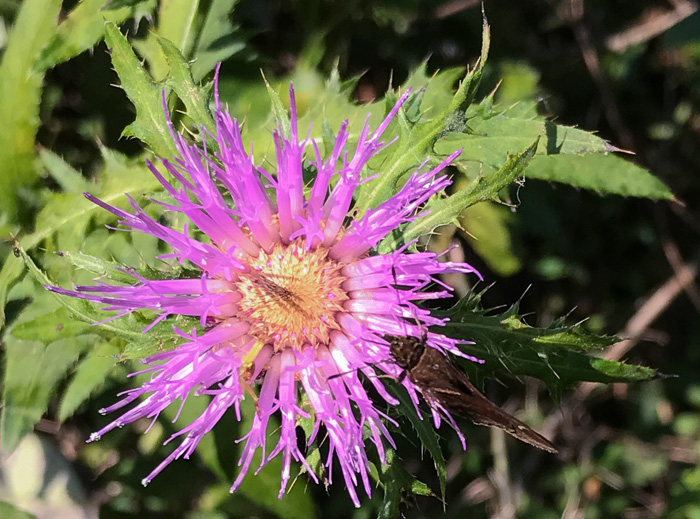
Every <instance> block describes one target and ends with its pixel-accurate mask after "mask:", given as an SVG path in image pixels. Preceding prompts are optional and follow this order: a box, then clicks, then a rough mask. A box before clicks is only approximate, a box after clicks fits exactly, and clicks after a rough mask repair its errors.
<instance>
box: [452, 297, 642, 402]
mask: <svg viewBox="0 0 700 519" xmlns="http://www.w3.org/2000/svg"><path fill="white" fill-rule="evenodd" d="M480 298H481V294H471V295H469V296H467V297H466V298H465V299H463V300H462V301H461V302H460V303H459V304H457V305H456V306H455V307H453V308H452V309H451V310H449V311H447V312H440V313H439V314H438V315H439V316H440V317H447V318H449V319H450V321H449V322H448V323H447V324H446V325H445V326H444V327H441V328H440V331H441V332H442V333H445V334H446V335H448V336H450V337H454V338H458V339H461V340H467V341H473V343H474V344H462V345H460V348H461V349H462V351H464V352H465V353H467V354H469V355H473V356H475V357H477V358H480V359H482V360H483V361H485V362H484V364H481V365H474V364H473V363H467V362H461V361H460V364H462V365H463V366H464V367H465V368H467V370H468V371H469V373H470V375H471V376H472V377H473V378H474V379H475V380H476V381H477V382H479V381H480V380H481V379H483V378H484V377H496V378H497V377H498V376H500V375H503V374H509V375H514V376H519V375H527V376H531V377H535V378H538V379H540V380H542V381H543V382H545V383H546V384H547V387H548V388H549V390H550V392H551V393H552V395H554V397H555V398H557V399H558V398H559V396H560V395H561V392H562V390H564V389H565V388H567V387H570V386H572V385H574V384H577V383H579V382H584V381H586V382H601V383H611V382H633V381H642V380H649V379H651V378H653V377H654V376H655V375H656V372H655V371H654V370H653V369H651V368H646V367H643V366H632V365H628V364H624V363H621V362H615V361H607V360H605V361H604V360H603V359H599V358H596V357H592V356H589V355H587V354H586V352H590V351H593V350H601V349H603V348H605V347H607V346H609V345H611V344H613V343H614V342H615V341H616V340H617V339H616V338H614V337H609V336H599V335H593V334H589V333H587V332H585V331H584V330H583V329H582V328H581V326H580V325H573V326H566V325H564V324H563V323H562V322H561V321H556V322H554V323H553V324H552V325H551V326H549V327H547V328H534V327H531V326H529V325H528V324H526V323H524V322H523V320H522V317H520V316H519V315H518V313H517V312H518V306H517V304H516V305H513V306H511V307H510V308H509V309H508V310H506V311H505V312H503V313H501V314H496V315H487V312H486V311H485V310H484V309H483V308H481V306H480ZM458 360H459V359H458Z"/></svg>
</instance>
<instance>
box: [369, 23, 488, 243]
mask: <svg viewBox="0 0 700 519" xmlns="http://www.w3.org/2000/svg"><path fill="white" fill-rule="evenodd" d="M490 41H491V40H490V30H489V26H488V25H486V24H484V27H483V34H482V45H481V58H480V59H479V62H478V63H477V65H476V67H475V68H474V70H473V71H471V72H469V73H468V74H467V75H466V76H465V78H464V80H463V81H462V83H461V84H460V86H459V88H458V89H457V92H456V93H455V94H454V96H453V97H452V100H451V101H450V102H449V104H447V105H446V106H445V107H444V108H442V107H441V108H440V109H439V111H438V112H437V114H435V115H434V116H433V118H432V119H430V120H428V121H426V122H417V123H413V122H411V121H410V120H408V119H407V118H406V113H405V112H404V110H400V111H399V113H398V115H397V121H398V125H399V127H400V128H401V135H400V138H399V141H398V143H397V145H396V146H395V147H393V150H394V151H393V154H392V155H391V157H390V158H387V159H385V160H384V161H383V162H382V164H381V174H380V175H379V176H378V177H377V178H376V179H374V180H371V181H368V182H365V183H364V184H363V185H362V186H361V187H360V190H359V194H358V196H357V202H356V207H357V209H358V211H359V214H363V213H364V211H366V210H367V209H370V208H374V207H377V206H378V205H379V204H381V203H382V202H384V201H385V200H388V199H389V198H390V197H392V196H393V195H394V194H395V193H396V190H397V186H398V182H399V180H400V179H401V177H402V176H403V175H405V174H406V173H408V172H410V171H411V170H412V169H415V167H416V166H417V165H418V164H420V163H422V162H423V161H424V160H426V159H428V165H433V166H434V165H437V163H438V162H439V160H438V156H439V155H447V154H442V153H441V152H440V151H439V150H438V149H436V142H437V141H438V139H440V138H441V137H443V136H444V135H445V134H446V132H450V131H461V126H459V125H458V126H455V122H456V121H460V120H464V119H465V114H466V111H467V108H468V107H469V105H470V104H471V103H472V101H473V100H474V97H475V95H476V90H477V88H478V87H479V84H480V83H481V77H482V75H483V67H484V64H485V62H486V58H487V56H488V51H489V45H490ZM413 95H414V96H418V98H420V96H421V95H422V94H421V92H414V93H413ZM406 105H407V107H410V106H411V102H407V103H406ZM372 174H373V172H372V171H368V172H367V176H371V175H372ZM460 211H461V209H460ZM457 214H458V213H457ZM455 216H456V215H455ZM431 230H432V229H431ZM410 239H411V238H408V239H407V240H406V241H410Z"/></svg>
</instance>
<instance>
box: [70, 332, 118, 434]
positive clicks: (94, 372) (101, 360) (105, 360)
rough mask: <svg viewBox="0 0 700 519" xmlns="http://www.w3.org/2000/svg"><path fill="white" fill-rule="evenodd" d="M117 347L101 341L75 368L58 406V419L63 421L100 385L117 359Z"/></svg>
mask: <svg viewBox="0 0 700 519" xmlns="http://www.w3.org/2000/svg"><path fill="white" fill-rule="evenodd" d="M118 355H119V348H118V347H117V346H115V345H114V344H109V343H102V344H100V345H98V346H95V347H93V348H92V349H91V350H90V351H89V352H88V354H87V355H86V356H85V358H84V359H83V360H81V361H80V364H78V367H77V368H76V371H75V375H73V378H72V379H71V381H70V382H69V384H68V387H66V390H65V391H64V392H63V395H62V397H61V404H60V406H59V408H58V419H59V420H60V421H64V420H65V419H66V418H69V417H70V416H72V415H73V413H74V412H75V410H76V409H78V406H80V404H82V403H83V402H84V401H85V400H87V399H88V397H89V396H90V395H91V394H92V393H93V392H94V391H95V389H97V388H98V387H100V386H101V385H102V384H103V383H104V381H105V378H106V377H107V374H108V373H109V371H110V370H111V369H112V368H113V367H114V366H115V364H116V363H117V360H118V357H117V356H118Z"/></svg>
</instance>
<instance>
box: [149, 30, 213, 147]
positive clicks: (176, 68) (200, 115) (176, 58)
mask: <svg viewBox="0 0 700 519" xmlns="http://www.w3.org/2000/svg"><path fill="white" fill-rule="evenodd" d="M157 38H158V44H159V45H160V48H161V49H162V50H163V54H164V55H165V60H166V61H167V63H168V67H169V68H170V77H169V78H168V80H167V81H166V84H167V85H168V86H170V88H172V89H173V90H174V91H175V93H176V94H177V96H178V97H179V98H180V99H181V100H182V102H183V103H184V104H185V108H186V109H187V115H188V116H189V117H190V118H191V119H192V120H193V121H194V122H195V123H196V124H197V125H199V126H204V127H205V128H206V129H207V130H209V131H210V132H211V133H212V134H214V133H215V132H216V125H215V124H214V119H213V118H212V116H211V112H210V111H209V103H208V100H207V96H206V95H205V94H204V92H203V91H202V89H201V87H198V86H197V85H195V83H194V80H193V79H192V72H191V71H190V66H189V65H188V64H187V62H186V61H185V58H183V57H182V54H181V53H180V51H179V50H178V49H177V47H175V45H173V44H172V42H170V41H168V40H166V39H165V38H161V37H160V36H158V37H157Z"/></svg>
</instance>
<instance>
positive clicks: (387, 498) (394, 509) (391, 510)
mask: <svg viewBox="0 0 700 519" xmlns="http://www.w3.org/2000/svg"><path fill="white" fill-rule="evenodd" d="M380 481H381V483H382V486H383V487H384V498H383V502H382V507H381V508H380V509H379V513H378V514H377V517H378V519H393V518H394V517H398V516H399V513H400V510H399V505H400V504H401V501H402V498H403V495H404V494H405V493H409V492H410V493H411V494H413V495H421V496H430V495H434V494H433V493H432V492H431V491H430V488H428V486H427V485H426V484H425V483H423V482H422V481H418V480H417V479H416V478H414V477H413V476H411V475H410V474H409V473H408V472H406V470H404V468H403V467H402V466H401V462H400V460H399V459H398V457H397V456H396V452H395V451H394V450H393V449H387V451H386V465H384V466H383V467H382V468H381V479H380Z"/></svg>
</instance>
